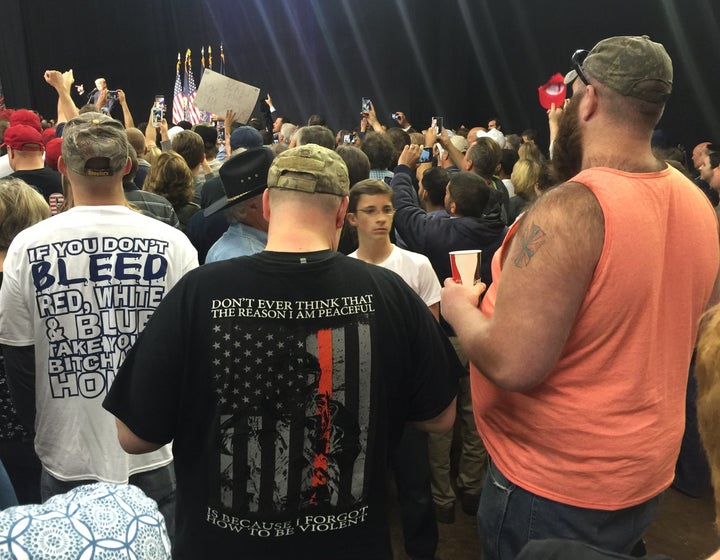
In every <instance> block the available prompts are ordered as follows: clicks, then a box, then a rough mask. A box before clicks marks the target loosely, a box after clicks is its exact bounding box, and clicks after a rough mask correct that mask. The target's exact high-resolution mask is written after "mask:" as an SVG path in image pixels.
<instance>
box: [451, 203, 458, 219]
mask: <svg viewBox="0 0 720 560" xmlns="http://www.w3.org/2000/svg"><path fill="white" fill-rule="evenodd" d="M456 212H457V204H455V203H454V202H451V203H450V214H452V215H453V216H454V215H455V214H456Z"/></svg>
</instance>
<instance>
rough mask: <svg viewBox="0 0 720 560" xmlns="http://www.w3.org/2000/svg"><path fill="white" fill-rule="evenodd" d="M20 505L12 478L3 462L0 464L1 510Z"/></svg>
mask: <svg viewBox="0 0 720 560" xmlns="http://www.w3.org/2000/svg"><path fill="white" fill-rule="evenodd" d="M16 505H18V500H17V497H16V496H15V490H14V489H13V485H12V482H10V477H9V476H8V474H7V471H6V470H5V467H4V466H3V464H2V462H0V509H5V508H9V507H12V506H16Z"/></svg>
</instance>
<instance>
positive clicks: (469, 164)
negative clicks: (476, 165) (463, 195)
mask: <svg viewBox="0 0 720 560" xmlns="http://www.w3.org/2000/svg"><path fill="white" fill-rule="evenodd" d="M472 166H473V164H472V161H470V160H469V159H468V158H465V159H463V167H464V168H465V171H472Z"/></svg>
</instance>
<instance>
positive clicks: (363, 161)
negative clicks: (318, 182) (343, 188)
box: [335, 145, 370, 187]
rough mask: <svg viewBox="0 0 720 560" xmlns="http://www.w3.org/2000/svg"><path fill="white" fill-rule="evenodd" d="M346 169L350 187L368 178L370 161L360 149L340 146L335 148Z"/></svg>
mask: <svg viewBox="0 0 720 560" xmlns="http://www.w3.org/2000/svg"><path fill="white" fill-rule="evenodd" d="M335 151H336V152H337V153H338V155H339V156H340V157H341V158H342V160H343V161H344V162H345V165H347V168H348V176H349V178H350V186H351V187H352V186H353V185H354V184H355V183H359V182H360V181H362V180H363V179H367V178H368V177H370V160H369V159H368V157H367V156H366V155H365V152H363V151H362V150H361V149H360V148H356V147H355V146H347V145H342V146H338V147H337V148H335Z"/></svg>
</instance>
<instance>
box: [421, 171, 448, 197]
mask: <svg viewBox="0 0 720 560" xmlns="http://www.w3.org/2000/svg"><path fill="white" fill-rule="evenodd" d="M449 181H450V173H448V171H447V169H443V168H442V167H431V168H430V169H428V170H426V171H425V173H423V176H422V188H423V189H425V190H426V191H427V193H428V198H429V199H430V203H431V204H432V205H433V206H442V205H443V202H444V200H445V191H446V189H447V184H448V182H449Z"/></svg>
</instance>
